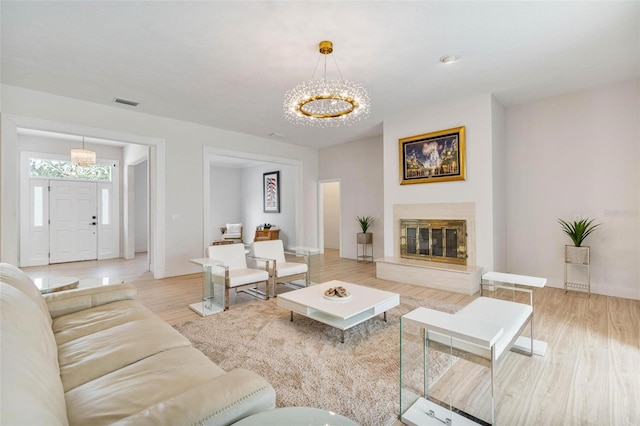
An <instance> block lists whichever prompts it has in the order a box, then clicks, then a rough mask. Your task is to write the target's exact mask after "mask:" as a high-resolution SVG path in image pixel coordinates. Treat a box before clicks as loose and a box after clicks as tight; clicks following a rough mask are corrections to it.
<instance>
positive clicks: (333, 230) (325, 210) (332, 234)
mask: <svg viewBox="0 0 640 426" xmlns="http://www.w3.org/2000/svg"><path fill="white" fill-rule="evenodd" d="M319 193H320V202H319V203H318V204H319V207H320V213H319V218H320V220H319V222H320V226H319V234H320V235H319V240H320V247H321V248H322V249H323V250H324V249H334V250H336V249H337V250H339V252H340V256H342V238H341V229H342V223H341V217H342V215H341V214H340V204H341V203H340V180H331V181H321V182H320V191H319Z"/></svg>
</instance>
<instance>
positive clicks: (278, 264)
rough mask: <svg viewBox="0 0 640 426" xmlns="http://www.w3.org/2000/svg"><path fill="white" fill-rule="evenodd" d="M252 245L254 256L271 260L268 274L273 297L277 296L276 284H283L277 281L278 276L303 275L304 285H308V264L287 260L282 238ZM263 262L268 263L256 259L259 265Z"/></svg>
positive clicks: (256, 242)
mask: <svg viewBox="0 0 640 426" xmlns="http://www.w3.org/2000/svg"><path fill="white" fill-rule="evenodd" d="M252 246H253V250H252V251H253V254H254V255H255V256H257V257H258V258H263V259H271V260H272V262H271V268H270V269H269V274H270V275H271V279H272V280H273V297H278V284H285V283H280V282H278V280H279V279H280V278H285V277H292V276H294V275H304V285H305V287H309V266H308V265H307V263H306V262H305V263H298V262H287V259H286V258H285V250H284V245H283V244H282V240H268V241H255V242H254V243H253V245H252ZM265 263H267V264H268V263H269V262H264V261H262V262H261V261H258V264H260V265H264V264H265ZM267 267H268V265H267ZM297 287H300V286H297Z"/></svg>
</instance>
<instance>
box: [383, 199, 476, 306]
mask: <svg viewBox="0 0 640 426" xmlns="http://www.w3.org/2000/svg"><path fill="white" fill-rule="evenodd" d="M393 227H394V235H393V239H394V251H395V252H394V255H393V256H390V257H384V258H382V259H377V260H376V276H377V277H378V278H381V279H385V280H391V281H398V282H404V283H407V284H414V285H419V286H424V287H430V288H436V289H440V290H447V291H454V292H458V293H464V294H469V295H471V294H475V293H476V292H478V291H479V290H480V280H481V275H482V268H481V267H479V266H477V265H476V264H475V260H476V249H475V203H430V204H396V205H394V207H393Z"/></svg>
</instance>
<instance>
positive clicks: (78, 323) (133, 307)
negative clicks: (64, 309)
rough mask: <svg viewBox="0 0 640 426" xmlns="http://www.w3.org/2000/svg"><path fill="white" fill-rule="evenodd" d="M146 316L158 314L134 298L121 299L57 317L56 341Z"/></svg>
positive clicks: (61, 342)
mask: <svg viewBox="0 0 640 426" xmlns="http://www.w3.org/2000/svg"><path fill="white" fill-rule="evenodd" d="M145 318H156V316H155V314H154V313H153V312H151V311H150V310H148V309H147V308H145V307H144V306H142V305H141V304H139V303H137V302H136V301H134V300H121V301H119V302H113V303H109V304H107V305H101V306H97V307H95V308H91V309H87V310H83V311H80V312H74V313H73V314H68V315H64V316H61V317H58V318H55V319H54V320H53V332H54V333H55V338H56V342H57V343H58V345H61V344H63V343H67V342H70V341H71V340H75V339H78V338H80V337H83V336H86V335H89V334H93V333H96V332H98V331H102V330H106V329H108V328H111V327H115V326H117V325H120V324H125V323H127V322H131V321H135V320H140V319H145Z"/></svg>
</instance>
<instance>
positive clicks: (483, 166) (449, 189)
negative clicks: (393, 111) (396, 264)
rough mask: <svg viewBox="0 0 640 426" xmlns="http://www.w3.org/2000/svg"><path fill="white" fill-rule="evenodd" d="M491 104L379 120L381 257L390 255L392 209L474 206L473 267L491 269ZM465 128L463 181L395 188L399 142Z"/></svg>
mask: <svg viewBox="0 0 640 426" xmlns="http://www.w3.org/2000/svg"><path fill="white" fill-rule="evenodd" d="M492 115H493V101H492V98H491V96H489V95H482V96H476V97H473V98H469V99H465V100H461V101H457V102H451V103H447V104H441V105H438V106H434V107H428V108H425V109H422V110H417V111H410V112H405V113H404V114H401V115H396V116H394V117H389V118H387V119H385V121H384V216H385V223H384V233H385V236H386V238H385V244H384V254H385V256H389V257H391V256H394V252H395V249H396V248H395V247H394V238H392V237H391V236H393V235H394V232H397V230H395V229H393V228H394V226H393V220H392V218H393V206H394V204H420V203H466V202H473V203H475V211H476V228H475V235H476V242H475V247H476V265H477V266H482V267H484V268H485V269H487V270H491V269H493V267H494V238H495V235H494V217H493V210H494V205H493V191H494V189H493V180H492V175H493V146H492V144H493V128H492V126H493V123H492ZM460 126H465V127H466V154H467V157H466V167H467V173H466V180H464V181H452V182H435V183H425V184H412V185H400V169H399V164H400V162H399V158H398V155H399V142H398V141H399V139H401V138H405V137H410V136H414V135H420V134H425V133H430V132H435V131H439V130H445V129H450V128H454V127H460Z"/></svg>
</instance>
